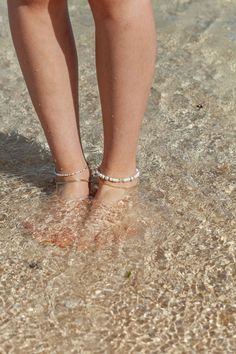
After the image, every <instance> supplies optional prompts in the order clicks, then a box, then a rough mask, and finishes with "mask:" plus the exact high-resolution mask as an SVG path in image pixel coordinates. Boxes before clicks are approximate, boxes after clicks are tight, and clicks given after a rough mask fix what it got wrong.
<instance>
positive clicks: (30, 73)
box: [8, 0, 89, 197]
mask: <svg viewBox="0 0 236 354" xmlns="http://www.w3.org/2000/svg"><path fill="white" fill-rule="evenodd" d="M8 11H9V20H10V27H11V32H12V37H13V41H14V45H15V49H16V52H17V55H18V59H19V62H20V66H21V69H22V72H23V75H24V78H25V81H26V84H27V87H28V90H29V93H30V96H31V99H32V102H33V104H34V107H35V110H36V112H37V114H38V117H39V119H40V122H41V124H42V127H43V129H44V132H45V135H46V138H47V141H48V144H49V146H50V149H51V152H52V155H53V158H54V161H55V165H56V169H57V170H59V171H64V172H73V171H77V170H79V169H81V168H83V167H84V166H86V161H85V157H84V154H83V151H82V147H81V142H80V136H79V130H78V128H79V117H78V63H77V53H76V48H75V43H74V38H73V33H72V29H71V24H70V20H69V15H68V8H67V0H8ZM88 175H89V172H88V170H86V171H85V172H84V173H83V175H81V176H80V177H83V178H88ZM74 178H75V177H74ZM74 178H73V179H74ZM70 179H71V178H70ZM65 180H66V178H65ZM62 194H65V196H70V197H82V196H87V195H88V184H87V183H85V182H78V183H70V184H68V185H65V189H64V190H63V192H62Z"/></svg>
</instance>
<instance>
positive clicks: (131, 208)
mask: <svg viewBox="0 0 236 354" xmlns="http://www.w3.org/2000/svg"><path fill="white" fill-rule="evenodd" d="M113 184H114V183H113ZM117 184H118V183H117ZM127 184H128V183H126V185H127ZM119 187H120V188H113V186H112V185H111V184H110V183H109V182H107V181H105V182H104V181H99V183H98V188H97V192H96V194H95V196H94V199H93V201H92V203H91V208H90V211H89V214H88V217H87V219H86V222H85V225H84V228H83V230H82V233H81V234H80V237H79V238H78V250H79V251H83V250H85V249H94V248H95V249H101V248H104V247H107V246H109V245H111V244H114V243H120V242H121V241H124V240H126V239H127V238H130V237H134V236H136V235H137V234H139V233H140V232H141V228H142V229H143V225H141V224H140V223H139V218H138V212H137V211H138V205H139V203H138V193H137V192H138V183H137V181H135V182H134V181H133V182H132V183H130V184H129V186H125V187H124V183H123V184H121V183H119Z"/></svg>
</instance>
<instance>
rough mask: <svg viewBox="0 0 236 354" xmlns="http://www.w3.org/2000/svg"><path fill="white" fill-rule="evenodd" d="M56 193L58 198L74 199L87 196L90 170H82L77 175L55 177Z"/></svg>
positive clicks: (81, 198) (88, 193)
mask: <svg viewBox="0 0 236 354" xmlns="http://www.w3.org/2000/svg"><path fill="white" fill-rule="evenodd" d="M55 182H56V194H57V196H58V198H59V199H60V200H64V201H75V200H83V199H87V198H89V195H90V172H89V170H85V171H83V172H82V173H81V174H79V175H74V176H67V177H58V176H56V178H55Z"/></svg>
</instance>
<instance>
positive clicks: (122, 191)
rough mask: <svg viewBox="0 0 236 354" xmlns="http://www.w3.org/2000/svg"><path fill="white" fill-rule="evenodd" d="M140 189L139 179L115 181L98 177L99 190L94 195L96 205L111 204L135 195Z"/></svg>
mask: <svg viewBox="0 0 236 354" xmlns="http://www.w3.org/2000/svg"><path fill="white" fill-rule="evenodd" d="M137 189H138V180H133V181H132V182H126V183H114V182H109V181H104V180H101V179H100V178H98V182H97V191H96V194H95V196H94V201H95V202H96V205H98V204H99V203H101V204H102V205H107V206H111V205H114V204H116V203H117V202H119V201H120V200H122V199H124V198H126V197H128V196H130V195H133V194H134V193H135V192H136V191H137Z"/></svg>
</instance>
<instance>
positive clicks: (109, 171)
mask: <svg viewBox="0 0 236 354" xmlns="http://www.w3.org/2000/svg"><path fill="white" fill-rule="evenodd" d="M136 168H137V167H136V164H130V165H127V166H124V165H123V166H117V165H113V166H112V165H107V164H105V163H103V162H102V163H101V164H100V166H99V167H98V170H99V171H100V172H101V173H102V174H104V175H107V176H111V177H114V178H125V177H129V176H133V175H135V174H136V172H137V170H136Z"/></svg>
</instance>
